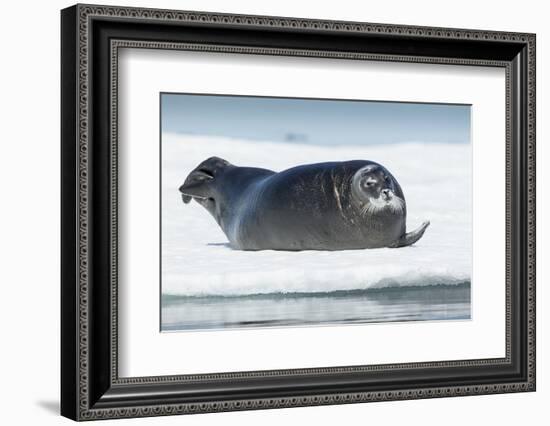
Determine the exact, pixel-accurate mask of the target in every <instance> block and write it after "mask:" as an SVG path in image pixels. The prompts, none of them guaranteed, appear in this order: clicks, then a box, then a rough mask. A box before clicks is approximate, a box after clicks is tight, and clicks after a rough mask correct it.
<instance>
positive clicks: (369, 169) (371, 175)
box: [351, 164, 405, 215]
mask: <svg viewBox="0 0 550 426" xmlns="http://www.w3.org/2000/svg"><path fill="white" fill-rule="evenodd" d="M351 189H352V194H353V198H354V199H355V200H356V201H357V203H358V206H359V208H360V210H361V214H363V215H365V214H404V212H405V198H404V197H403V193H402V191H401V188H400V187H399V184H398V183H397V181H396V180H395V178H394V177H393V176H392V175H391V174H390V173H389V172H388V171H387V170H386V169H385V168H384V167H382V166H381V165H379V164H369V165H367V166H364V167H361V168H360V169H359V170H357V172H355V174H354V175H353V178H352V181H351Z"/></svg>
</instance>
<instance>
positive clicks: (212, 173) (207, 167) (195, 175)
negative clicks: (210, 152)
mask: <svg viewBox="0 0 550 426" xmlns="http://www.w3.org/2000/svg"><path fill="white" fill-rule="evenodd" d="M227 166H229V163H228V162H227V161H226V160H224V159H223V158H219V157H210V158H208V159H206V160H204V161H203V162H202V163H200V164H199V165H198V166H197V167H196V168H195V170H193V171H192V172H191V173H189V176H187V178H186V179H185V182H184V184H183V185H182V186H180V187H179V191H180V192H181V194H182V195H181V198H182V200H183V202H184V203H185V204H187V203H189V202H190V201H191V200H192V199H193V198H197V199H207V198H210V197H212V187H211V182H212V181H213V180H214V179H215V177H216V176H217V175H218V174H219V173H220V172H221V171H222V170H223V169H225V168H226V167H227Z"/></svg>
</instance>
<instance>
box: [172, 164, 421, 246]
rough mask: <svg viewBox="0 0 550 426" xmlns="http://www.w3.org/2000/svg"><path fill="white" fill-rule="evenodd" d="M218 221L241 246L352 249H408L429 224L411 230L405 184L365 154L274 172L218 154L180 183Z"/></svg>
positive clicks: (184, 194) (188, 198)
mask: <svg viewBox="0 0 550 426" xmlns="http://www.w3.org/2000/svg"><path fill="white" fill-rule="evenodd" d="M179 191H180V192H181V194H182V199H183V202H184V203H189V202H190V201H191V200H195V201H196V202H198V203H199V204H200V205H202V206H203V207H204V208H205V209H206V210H207V211H208V212H209V213H210V214H211V215H212V216H213V217H214V219H215V220H216V222H217V223H218V225H219V226H220V227H221V229H222V230H223V232H224V233H225V235H226V236H227V238H228V240H229V242H230V245H231V247H232V248H234V249H240V250H293V251H294V250H348V249H368V248H380V247H405V246H410V245H411V244H414V243H415V242H416V241H418V240H419V239H420V238H421V237H422V235H423V234H424V231H425V230H426V228H427V227H428V225H429V222H428V221H426V222H424V223H423V224H422V225H421V226H420V227H419V228H418V229H416V230H414V231H412V232H409V233H407V232H406V226H405V222H406V216H407V208H406V204H405V197H404V195H403V191H402V190H401V186H400V185H399V183H398V182H397V180H396V179H395V178H394V177H393V175H392V174H391V173H390V172H389V171H388V170H387V169H386V168H385V167H384V166H382V165H380V164H378V163H375V162H373V161H367V160H352V161H344V162H327V163H317V164H307V165H300V166H296V167H292V168H290V169H287V170H284V171H281V172H278V173H277V172H274V171H272V170H267V169H261V168H255V167H239V166H235V165H233V164H231V163H229V162H227V161H226V160H223V159H221V158H218V157H211V158H208V159H207V160H205V161H203V162H202V163H200V164H199V165H198V166H197V167H196V168H195V169H194V170H193V171H192V172H191V173H190V174H189V175H188V176H187V178H186V179H185V182H184V183H183V185H182V186H181V187H180V188H179Z"/></svg>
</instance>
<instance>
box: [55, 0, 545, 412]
mask: <svg viewBox="0 0 550 426" xmlns="http://www.w3.org/2000/svg"><path fill="white" fill-rule="evenodd" d="M61 50H62V75H61V81H62V93H61V98H62V123H61V127H62V141H61V149H62V152H61V157H62V173H61V175H62V176H61V177H62V183H61V189H62V218H61V220H62V282H61V309H62V311H61V317H62V318H61V320H62V328H61V337H62V351H61V352H62V358H61V366H62V368H61V370H62V374H61V384H62V387H61V412H62V414H63V415H64V416H66V417H69V418H71V419H74V420H92V419H105V418H120V417H141V416H158V415H170V414H188V413H206V412H215V411H230V410H248V409H264V408H277V407H292V406H308V405H321V404H345V403H356V402H369V401H381V400H399V399H416V398H436V397H445V396H465V395H477V394H489V393H504V392H520V391H534V390H535V35H534V34H523V33H508V32H506V33H504V32H495V31H479V30H464V29H449V28H427V27H412V26H402V25H388V24H370V23H359V22H335V21H322V20H308V19H301V18H300V19H298V18H281V17H269V16H243V15H227V14H216V13H203V12H187V11H171V10H156V9H138V8H128V7H106V6H95V5H76V6H73V7H70V8H67V9H64V10H63V11H62V12H61Z"/></svg>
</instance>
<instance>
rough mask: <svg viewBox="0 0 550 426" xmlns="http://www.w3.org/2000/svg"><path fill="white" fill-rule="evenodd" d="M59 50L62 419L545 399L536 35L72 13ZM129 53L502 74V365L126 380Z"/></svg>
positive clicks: (154, 13) (90, 10) (88, 8)
mask: <svg viewBox="0 0 550 426" xmlns="http://www.w3.org/2000/svg"><path fill="white" fill-rule="evenodd" d="M61 36H62V37H61V52H62V59H61V68H62V75H61V82H62V91H61V99H62V111H61V112H62V114H61V115H62V116H61V134H62V140H61V161H62V173H61V179H62V183H61V190H62V209H61V210H62V216H61V221H62V233H61V241H62V249H61V250H62V253H61V254H62V265H61V275H62V278H61V281H62V282H61V322H62V327H61V371H62V373H61V413H62V414H63V415H64V416H67V417H69V418H71V419H75V420H89V419H100V418H114V417H138V416H156V415H168V414H180V413H194V412H212V411H229V410H242V409H261V408H275V407H291V406H306V405H321V404H339V403H352V402H365V401H378V400H396V399H413V398H431V397H441V396H458V395H473V394H487V393H502V392H517V391H534V390H535V35H533V34H520V33H504V32H490V31H478V30H461V29H448V28H426V27H411V26H401V25H382V24H368V23H356V22H334V21H320V20H306V19H294V18H276V17H262V16H242V15H226V14H212V13H200V12H182V11H167V10H154V9H134V8H125V7H124V8H123V7H104V6H96V5H76V6H73V7H70V8H67V9H64V10H63V11H62V13H61ZM121 47H136V48H139V47H147V48H158V49H192V50H207V51H212V50H213V51H225V52H234V53H242V54H246V53H256V54H265V55H298V56H315V57H328V58H342V59H349V60H391V61H399V62H426V63H443V64H445V63H448V64H461V65H464V66H469V65H483V66H496V67H503V68H505V69H506V76H507V77H506V78H507V82H506V91H507V93H506V94H507V96H506V103H507V113H506V114H507V117H506V122H507V131H506V133H507V137H506V147H507V156H506V163H507V164H506V182H507V184H506V198H507V201H506V202H507V208H506V218H507V220H506V223H507V225H506V230H505V232H506V245H507V247H506V286H507V289H506V303H507V306H506V313H507V315H506V321H507V325H506V336H507V341H506V357H504V358H498V359H480V360H460V361H446V362H429V363H411V364H387V365H376V366H327V367H326V368H317V369H303V370H274V371H255V372H242V373H218V374H207V375H195V376H189V375H187V376H161V377H135V378H119V377H118V366H117V363H118V360H117V341H118V339H117V334H118V329H117V263H116V262H117V216H116V201H117V169H116V164H117V162H116V158H117V151H116V117H117V102H116V93H117V92H116V89H117V52H118V49H119V48H121ZM503 232H504V230H503Z"/></svg>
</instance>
